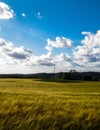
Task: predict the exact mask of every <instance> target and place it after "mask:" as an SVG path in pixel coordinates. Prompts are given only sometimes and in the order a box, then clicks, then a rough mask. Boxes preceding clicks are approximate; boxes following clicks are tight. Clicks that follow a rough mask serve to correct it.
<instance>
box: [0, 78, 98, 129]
mask: <svg viewBox="0 0 100 130" xmlns="http://www.w3.org/2000/svg"><path fill="white" fill-rule="evenodd" d="M0 130H100V82H75V83H74V82H67V83H60V82H59V83H58V82H46V81H42V80H35V79H0Z"/></svg>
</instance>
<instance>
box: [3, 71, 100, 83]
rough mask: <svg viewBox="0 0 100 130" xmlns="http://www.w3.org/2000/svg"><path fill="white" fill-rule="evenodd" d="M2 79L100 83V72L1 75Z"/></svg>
mask: <svg viewBox="0 0 100 130" xmlns="http://www.w3.org/2000/svg"><path fill="white" fill-rule="evenodd" d="M0 78H41V79H45V78H48V79H60V80H85V81H100V72H76V71H70V72H59V73H37V74H0Z"/></svg>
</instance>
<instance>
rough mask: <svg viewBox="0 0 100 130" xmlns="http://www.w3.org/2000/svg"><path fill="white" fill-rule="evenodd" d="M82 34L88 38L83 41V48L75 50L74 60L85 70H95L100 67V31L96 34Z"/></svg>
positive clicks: (79, 47)
mask: <svg viewBox="0 0 100 130" xmlns="http://www.w3.org/2000/svg"><path fill="white" fill-rule="evenodd" d="M82 34H83V35H86V36H85V38H84V39H83V40H82V46H77V47H76V48H75V49H74V52H73V55H74V59H76V63H78V64H79V65H83V66H84V68H87V67H88V69H89V68H92V69H93V68H95V66H96V65H98V64H99V65H100V30H99V31H97V33H96V34H93V33H91V32H82ZM92 69H91V70H92Z"/></svg>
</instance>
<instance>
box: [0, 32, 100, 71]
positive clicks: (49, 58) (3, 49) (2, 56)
mask: <svg viewBox="0 0 100 130" xmlns="http://www.w3.org/2000/svg"><path fill="white" fill-rule="evenodd" d="M84 35H86V36H85V37H84V39H83V40H82V45H80V46H77V47H75V48H74V49H73V51H72V52H70V53H68V52H66V53H63V52H61V53H60V54H55V55H54V54H53V52H52V49H53V48H66V47H71V46H72V43H73V42H72V41H71V40H70V39H67V38H64V37H62V38H60V37H57V38H56V40H55V41H52V40H50V39H49V40H47V46H46V47H45V48H46V49H47V50H48V52H47V53H46V54H41V55H39V56H37V55H35V54H33V52H32V51H31V50H30V49H27V48H25V47H23V46H19V47H15V46H14V44H13V43H11V42H8V41H6V40H4V39H2V38H0V68H1V70H2V71H1V72H3V70H4V72H6V71H7V70H9V69H10V70H11V72H17V71H18V73H36V72H53V67H54V66H56V72H61V71H69V70H70V69H73V68H74V69H76V70H82V71H100V31H97V33H96V34H93V33H90V32H89V33H87V32H85V33H84ZM70 49H71V50H72V48H70ZM8 68H9V69H8ZM14 69H15V70H16V71H14ZM10 70H9V71H7V72H10Z"/></svg>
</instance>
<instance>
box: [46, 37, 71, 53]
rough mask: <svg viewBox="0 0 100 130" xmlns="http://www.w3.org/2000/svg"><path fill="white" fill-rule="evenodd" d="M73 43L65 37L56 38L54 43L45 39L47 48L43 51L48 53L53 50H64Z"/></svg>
mask: <svg viewBox="0 0 100 130" xmlns="http://www.w3.org/2000/svg"><path fill="white" fill-rule="evenodd" d="M72 44H73V42H72V41H71V40H70V39H68V38H65V37H56V40H55V41H52V40H50V39H47V46H46V47H45V49H47V50H48V51H52V49H53V48H66V47H71V46H72Z"/></svg>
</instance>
